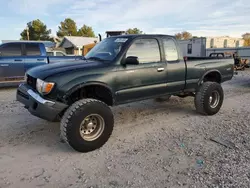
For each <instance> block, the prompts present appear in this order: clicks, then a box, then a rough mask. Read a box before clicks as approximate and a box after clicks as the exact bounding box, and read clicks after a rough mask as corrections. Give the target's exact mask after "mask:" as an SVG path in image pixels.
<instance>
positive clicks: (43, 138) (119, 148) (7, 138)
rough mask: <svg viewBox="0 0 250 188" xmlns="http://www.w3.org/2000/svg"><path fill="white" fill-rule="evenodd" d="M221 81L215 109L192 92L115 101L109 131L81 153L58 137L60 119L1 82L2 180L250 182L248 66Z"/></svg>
mask: <svg viewBox="0 0 250 188" xmlns="http://www.w3.org/2000/svg"><path fill="white" fill-rule="evenodd" d="M223 88H224V92H225V101H224V104H223V107H222V109H221V111H220V112H219V113H218V114H217V115H215V116H212V117H204V116H201V115H198V114H196V112H195V111H194V110H195V109H194V104H193V98H191V97H190V98H185V99H180V98H177V97H172V98H171V99H170V101H168V102H164V103H157V102H155V101H154V100H148V101H143V102H140V103H133V104H129V105H123V106H119V107H115V108H113V112H114V114H115V124H116V125H115V129H114V132H113V135H112V137H111V138H110V140H109V141H108V142H107V143H106V144H105V145H104V146H103V147H102V148H101V149H99V150H96V151H94V152H91V153H86V154H81V153H77V152H75V151H73V150H72V149H71V148H69V147H68V146H67V145H66V144H64V143H61V142H60V140H59V124H58V123H48V122H46V121H44V120H41V119H38V118H36V117H34V116H31V115H30V114H29V113H28V112H27V111H26V110H25V109H24V108H23V107H22V105H21V104H19V103H18V102H16V101H15V89H7V90H6V89H5V90H0V104H1V108H0V130H1V131H0V187H1V188H3V187H11V188H12V187H14V188H15V187H48V188H51V187H60V188H61V187H62V188H64V187H65V188H66V187H93V188H97V187H98V188H99V187H109V188H112V187H137V188H138V187H143V188H146V187H149V188H152V187H160V188H163V187H171V188H172V187H198V188H200V187H241V188H243V187H249V185H250V136H249V135H250V124H249V121H250V101H249V98H250V70H247V71H244V72H239V75H237V76H236V77H234V78H233V79H232V80H231V81H230V82H227V83H224V84H223ZM210 138H217V139H220V142H221V143H222V141H223V142H225V143H224V145H222V144H223V143H222V144H219V143H216V142H213V141H211V140H210ZM222 139H223V140H222ZM228 142H229V143H228Z"/></svg>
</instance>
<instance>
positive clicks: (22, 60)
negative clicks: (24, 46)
mask: <svg viewBox="0 0 250 188" xmlns="http://www.w3.org/2000/svg"><path fill="white" fill-rule="evenodd" d="M14 61H23V60H22V59H15V60H14Z"/></svg>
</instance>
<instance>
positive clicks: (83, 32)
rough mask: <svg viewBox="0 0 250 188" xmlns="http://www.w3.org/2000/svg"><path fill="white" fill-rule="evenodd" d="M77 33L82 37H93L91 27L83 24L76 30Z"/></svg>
mask: <svg viewBox="0 0 250 188" xmlns="http://www.w3.org/2000/svg"><path fill="white" fill-rule="evenodd" d="M77 35H78V36H82V37H95V33H94V31H93V29H92V27H89V26H87V25H85V24H84V25H83V26H82V27H81V28H80V29H79V30H78V32H77Z"/></svg>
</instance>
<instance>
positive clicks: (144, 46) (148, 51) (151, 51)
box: [126, 39, 161, 63]
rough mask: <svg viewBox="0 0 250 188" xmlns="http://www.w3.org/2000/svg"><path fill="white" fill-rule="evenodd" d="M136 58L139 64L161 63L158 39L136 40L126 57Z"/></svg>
mask: <svg viewBox="0 0 250 188" xmlns="http://www.w3.org/2000/svg"><path fill="white" fill-rule="evenodd" d="M129 56H136V57H138V60H139V63H152V62H159V61H161V56H160V48H159V44H158V42H157V40H156V39H136V40H135V41H134V42H133V44H132V45H131V46H130V47H129V49H128V51H127V54H126V57H129Z"/></svg>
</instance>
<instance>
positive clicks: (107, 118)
mask: <svg viewBox="0 0 250 188" xmlns="http://www.w3.org/2000/svg"><path fill="white" fill-rule="evenodd" d="M90 114H98V115H100V116H101V117H102V118H103V120H104V122H105V124H104V130H103V132H102V134H101V135H100V136H99V137H98V138H97V139H96V140H93V141H87V140H84V139H83V137H82V136H81V134H80V131H79V129H80V125H81V122H82V121H83V120H84V118H85V117H87V116H88V115H90ZM113 127H114V117H113V113H112V111H111V109H110V108H109V106H108V105H106V104H105V103H103V102H101V101H99V100H95V99H82V100H79V101H77V102H75V103H74V104H72V105H71V106H70V107H69V108H68V109H67V110H66V112H65V113H64V115H63V117H62V120H61V124H60V131H61V135H60V136H61V140H62V141H64V142H66V143H68V144H69V145H70V146H71V147H72V148H73V149H74V150H76V151H78V152H82V153H85V152H90V151H93V150H96V149H98V148H100V147H102V146H103V145H104V144H105V143H106V142H107V141H108V139H109V137H110V136H111V134H112V131H113Z"/></svg>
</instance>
